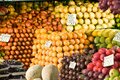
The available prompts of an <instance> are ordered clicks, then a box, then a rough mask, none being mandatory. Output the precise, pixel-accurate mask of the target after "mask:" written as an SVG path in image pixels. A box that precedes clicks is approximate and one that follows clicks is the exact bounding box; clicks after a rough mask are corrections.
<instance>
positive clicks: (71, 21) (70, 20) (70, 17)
mask: <svg viewBox="0 0 120 80" xmlns="http://www.w3.org/2000/svg"><path fill="white" fill-rule="evenodd" d="M75 24H76V14H68V19H67V25H75Z"/></svg>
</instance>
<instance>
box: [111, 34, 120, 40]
mask: <svg viewBox="0 0 120 80" xmlns="http://www.w3.org/2000/svg"><path fill="white" fill-rule="evenodd" d="M113 40H114V41H117V42H120V32H118V33H117V34H116V35H115V37H114V38H113Z"/></svg>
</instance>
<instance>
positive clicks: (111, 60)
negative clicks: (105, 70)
mask: <svg viewBox="0 0 120 80" xmlns="http://www.w3.org/2000/svg"><path fill="white" fill-rule="evenodd" d="M112 65H114V54H111V55H109V56H106V57H104V63H103V66H104V67H108V66H112Z"/></svg>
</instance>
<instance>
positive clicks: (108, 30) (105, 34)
mask: <svg viewBox="0 0 120 80" xmlns="http://www.w3.org/2000/svg"><path fill="white" fill-rule="evenodd" d="M109 32H111V29H106V30H105V31H104V32H103V33H102V36H103V37H108V36H109V34H108V33H109Z"/></svg>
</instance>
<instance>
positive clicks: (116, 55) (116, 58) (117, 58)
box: [115, 53, 120, 61]
mask: <svg viewBox="0 0 120 80" xmlns="http://www.w3.org/2000/svg"><path fill="white" fill-rule="evenodd" d="M115 60H117V61H119V60H120V53H116V54H115Z"/></svg>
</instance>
